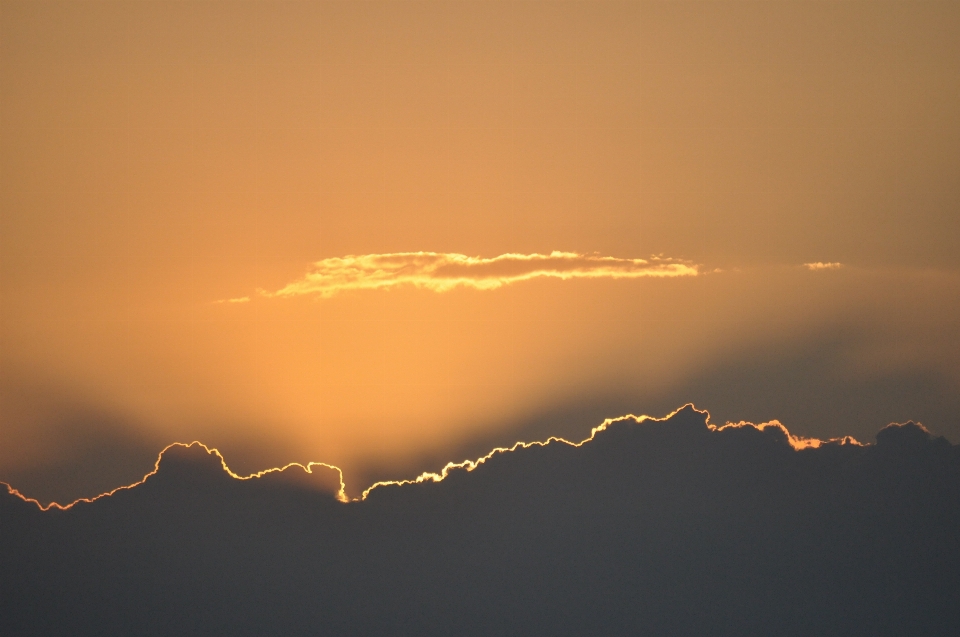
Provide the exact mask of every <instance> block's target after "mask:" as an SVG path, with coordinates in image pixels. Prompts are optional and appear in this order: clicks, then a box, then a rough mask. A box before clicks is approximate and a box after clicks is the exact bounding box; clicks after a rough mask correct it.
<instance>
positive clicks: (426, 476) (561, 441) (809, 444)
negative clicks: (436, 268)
mask: <svg viewBox="0 0 960 637" xmlns="http://www.w3.org/2000/svg"><path fill="white" fill-rule="evenodd" d="M687 408H691V409H693V410H694V411H695V412H697V413H699V414H701V415H703V416H705V419H704V424H705V426H706V429H707V430H708V431H710V432H718V431H723V430H726V429H741V428H753V429H756V430H759V431H763V430H765V429H768V428H773V429H779V430H780V431H781V432H782V433H783V435H784V437H785V438H786V441H787V443H788V444H789V445H790V447H791V448H792V449H793V450H794V451H803V450H804V449H811V448H813V449H816V448H818V447H821V446H823V445H826V444H840V445H854V446H858V447H865V446H869V445H866V444H864V443H862V442H860V441H858V440H856V439H855V438H853V437H851V436H841V437H839V438H829V439H826V440H821V439H819V438H806V437H803V436H796V435H794V434H791V433H790V431H789V430H788V429H787V428H786V427H785V426H784V425H783V424H781V423H780V421H778V420H771V421H769V422H765V423H761V424H754V423H750V422H746V421H741V422H738V423H727V424H725V425H722V426H717V425H714V424H712V423H711V422H710V412H708V411H707V410H700V409H697V408H696V406H695V405H694V404H693V403H687V404H686V405H684V406H683V407H681V408H679V409H677V410H675V411H672V412H670V413H669V414H667V415H666V416H664V417H663V418H654V417H652V416H646V415H643V416H635V415H633V414H627V415H625V416H620V417H618V418H607V419H605V420H604V421H603V422H602V423H601V424H600V425H599V426H597V427H594V428H593V429H591V430H590V436H589V437H587V438H585V439H583V440H581V441H580V442H571V441H569V440H567V439H565V438H560V437H557V436H551V437H549V438H547V439H546V440H544V441H533V442H517V443H515V444H514V445H513V446H511V447H496V448H494V449H492V450H491V451H490V452H489V453H487V454H486V455H485V456H483V457H481V458H477V459H476V460H463V461H461V462H448V463H447V464H446V466H444V467H443V469H441V470H440V472H439V473H436V472H429V471H428V472H425V473H422V474H420V475H419V476H417V477H416V478H413V479H410V480H385V481H381V482H376V483H374V484H373V485H371V486H369V487H367V488H366V489H364V491H363V493H362V494H361V496H360V497H359V498H350V497H348V496H347V494H346V484H345V482H344V480H343V471H342V470H341V469H340V468H339V467H337V466H335V465H332V464H327V463H325V462H309V463H307V464H301V463H299V462H291V463H289V464H287V465H284V466H282V467H275V468H270V469H265V470H263V471H258V472H256V473H252V474H250V475H246V476H243V475H239V474H237V473H235V472H233V471H232V470H231V469H230V468H229V467H228V466H227V462H226V460H225V459H224V457H223V455H222V454H221V453H220V451H219V450H217V449H216V448H213V447H208V446H206V445H205V444H203V443H201V442H198V441H193V442H191V443H183V442H175V443H173V444H170V445H167V446H166V447H164V449H163V450H162V451H161V452H160V454H159V456H158V457H157V461H156V462H155V463H154V466H153V470H152V471H150V472H149V473H148V474H146V475H145V476H143V478H141V479H140V480H138V481H136V482H134V483H133V484H129V485H124V486H121V487H117V488H116V489H113V490H112V491H108V492H106V493H102V494H100V495H97V496H94V497H92V498H78V499H76V500H74V501H73V502H70V503H69V504H66V505H64V504H59V503H57V502H51V503H49V504H47V505H44V504H42V503H41V502H39V501H38V500H36V499H34V498H31V497H29V496H26V495H24V494H23V493H21V492H20V491H18V490H17V489H15V488H14V487H13V485H11V484H9V483H6V482H2V481H0V489H2V488H3V487H6V489H7V492H8V493H10V494H12V495H14V496H15V497H18V498H20V499H21V500H23V501H25V502H30V503H32V504H34V505H36V506H37V508H39V509H40V510H41V511H48V510H50V509H58V510H61V511H65V510H68V509H71V508H73V507H74V506H75V505H76V504H78V503H80V502H84V503H91V502H95V501H97V500H100V499H102V498H108V497H110V496H112V495H114V494H115V493H118V492H120V491H126V490H130V489H134V488H136V487H137V486H139V485H141V484H143V483H144V482H146V481H147V480H148V479H149V478H150V477H151V476H153V475H156V474H157V472H158V471H159V470H160V462H161V461H162V460H163V456H164V454H165V453H166V452H167V451H168V450H170V449H172V448H175V447H182V448H185V449H189V448H192V447H197V448H199V449H202V450H203V451H205V452H206V453H207V454H209V455H213V456H215V457H216V458H217V460H218V461H219V463H220V466H221V468H222V469H223V471H224V472H226V473H227V474H228V475H229V476H230V477H231V478H234V479H235V480H255V479H258V478H263V477H266V476H269V475H271V474H277V473H283V472H284V471H287V470H289V469H293V468H295V467H296V468H299V469H301V470H303V471H304V472H306V473H307V474H312V473H313V468H314V467H318V468H319V467H322V468H323V469H327V470H332V471H335V472H336V474H337V476H338V477H339V482H340V488H339V490H338V491H337V492H336V493H334V494H333V496H334V497H335V498H336V500H338V501H339V502H341V503H343V504H349V503H351V502H362V501H363V500H366V499H367V498H368V497H369V496H370V493H371V492H372V491H374V490H375V489H378V488H382V487H390V486H403V485H408V484H420V483H423V482H442V481H443V480H444V479H445V478H447V476H449V475H450V474H451V473H452V472H453V471H467V472H470V471H473V470H475V469H476V468H478V467H479V466H481V465H483V464H484V463H485V462H487V461H489V460H491V459H492V458H494V457H495V456H497V455H499V454H504V453H512V452H515V451H517V450H520V449H527V448H530V447H546V446H548V445H551V444H557V445H569V446H571V447H582V446H583V445H585V444H588V443H590V442H592V441H593V440H594V438H596V436H597V434H598V433H600V432H602V431H604V430H605V429H607V428H608V427H610V426H612V425H616V424H617V423H621V422H633V423H634V424H637V425H640V424H643V423H644V422H647V421H650V422H666V421H669V420H670V419H671V418H673V417H674V416H676V415H677V414H678V413H679V412H681V411H683V410H684V409H687Z"/></svg>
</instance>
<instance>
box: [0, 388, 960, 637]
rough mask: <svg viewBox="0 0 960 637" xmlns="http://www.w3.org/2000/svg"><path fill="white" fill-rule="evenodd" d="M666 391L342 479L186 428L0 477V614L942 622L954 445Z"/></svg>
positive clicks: (31, 627) (638, 624)
mask: <svg viewBox="0 0 960 637" xmlns="http://www.w3.org/2000/svg"><path fill="white" fill-rule="evenodd" d="M706 418H707V415H706V414H705V413H702V412H697V411H694V410H693V409H692V408H689V407H687V408H684V409H683V410H681V411H679V412H677V413H676V414H675V415H673V416H672V417H670V418H668V419H665V420H661V421H653V420H648V421H644V422H641V423H639V424H637V423H635V422H634V421H633V420H632V419H626V420H622V421H618V422H616V423H614V424H613V425H611V426H610V427H608V428H607V429H606V430H603V431H600V432H599V433H597V434H596V436H595V438H594V439H593V440H592V441H591V442H588V443H585V444H583V445H582V446H580V447H575V446H572V445H568V444H565V443H562V442H553V443H551V444H549V445H546V446H531V447H528V448H521V449H517V450H515V451H513V452H504V453H497V454H494V455H492V456H491V457H490V458H489V459H488V460H487V461H486V462H484V463H482V464H480V465H479V466H478V467H477V468H476V469H475V470H473V471H466V470H463V469H458V470H453V471H451V472H450V474H449V475H448V477H447V478H446V479H444V480H443V481H441V482H425V483H420V484H406V485H391V486H384V487H378V488H376V489H374V490H373V491H372V492H371V493H370V495H369V497H368V498H367V499H366V500H364V501H360V502H350V503H343V502H339V501H337V500H336V499H335V498H334V497H333V495H331V494H329V493H325V492H323V491H321V490H316V489H314V488H312V487H311V486H309V485H308V484H306V483H305V482H298V481H293V480H285V479H280V478H282V476H277V475H276V474H272V477H271V478H270V479H251V480H237V479H235V478H232V477H230V475H229V474H227V473H226V472H225V471H224V469H223V467H222V466H221V464H220V459H219V458H218V457H216V456H215V455H208V454H207V453H206V452H205V451H204V450H203V449H202V448H200V447H198V446H194V447H191V448H189V449H186V448H182V447H181V448H173V449H171V450H170V451H169V452H168V453H167V454H165V455H164V457H163V458H162V459H161V462H160V465H159V470H158V471H157V473H156V474H155V475H152V476H150V477H149V478H148V479H147V480H146V481H145V482H144V483H143V484H141V485H139V486H136V487H134V488H131V489H127V490H121V491H118V492H116V493H115V494H113V495H112V496H109V497H105V498H101V499H99V500H97V501H95V502H92V503H78V504H77V505H75V506H74V507H72V508H70V509H69V510H65V511H61V510H55V509H53V510H49V511H41V510H40V509H39V508H38V507H37V506H36V505H35V504H33V503H31V502H26V501H24V500H22V499H20V498H19V497H18V496H17V495H15V494H14V493H7V492H6V490H4V492H3V493H2V494H0V634H4V635H34V634H35V635H77V636H79V635H217V634H223V635H306V634H309V635H418V636H420V635H525V636H526V635H845V636H846V635H956V634H960V447H958V446H954V445H951V444H950V443H949V442H947V441H946V440H945V439H943V438H933V437H932V436H930V434H929V433H927V432H926V430H924V429H923V428H922V427H920V426H918V425H914V424H907V425H903V426H891V427H888V428H886V429H884V430H882V431H881V432H880V433H879V434H878V435H877V444H875V445H867V446H860V445H854V444H840V443H832V444H827V445H824V446H822V447H820V448H808V449H803V450H799V451H797V450H795V449H794V448H793V447H792V446H791V444H790V442H789V440H788V438H787V436H786V434H785V433H784V431H783V430H782V429H780V428H777V427H767V428H765V429H763V430H760V429H757V428H754V427H750V426H746V427H738V428H733V427H728V428H724V429H721V430H716V429H711V428H708V427H707V426H706Z"/></svg>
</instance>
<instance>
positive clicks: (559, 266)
mask: <svg viewBox="0 0 960 637" xmlns="http://www.w3.org/2000/svg"><path fill="white" fill-rule="evenodd" d="M696 274H697V266H696V265H692V264H689V263H686V262H682V261H676V260H673V259H662V258H651V259H650V260H646V259H621V258H617V257H604V256H598V255H592V254H579V253H576V252H556V251H554V252H551V253H550V254H502V255H500V256H498V257H493V258H490V259H486V258H482V257H470V256H467V255H464V254H457V253H451V252H396V253H391V254H364V255H356V256H354V255H349V256H346V257H334V258H330V259H323V260H322V261H317V262H316V263H314V264H313V269H312V270H311V271H309V272H307V273H306V274H305V275H304V276H303V278H301V279H299V280H297V281H294V282H292V283H290V284H288V285H286V286H284V287H283V288H281V289H279V290H277V291H276V292H272V293H270V292H266V293H265V294H266V295H267V296H274V297H290V296H303V295H316V296H320V297H330V296H333V295H335V294H337V293H338V292H343V291H346V290H380V289H389V288H393V287H397V286H414V287H418V288H422V289H426V290H432V291H434V292H447V291H449V290H452V289H454V288H457V287H471V288H475V289H478V290H493V289H496V288H499V287H502V286H504V285H509V284H511V283H517V282H519V281H528V280H530V279H536V278H541V277H549V278H555V279H563V280H567V279H599V278H603V279H636V278H641V277H675V276H696Z"/></svg>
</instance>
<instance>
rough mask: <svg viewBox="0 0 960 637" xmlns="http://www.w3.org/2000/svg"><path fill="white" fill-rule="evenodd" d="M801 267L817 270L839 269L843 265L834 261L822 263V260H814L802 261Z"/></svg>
mask: <svg viewBox="0 0 960 637" xmlns="http://www.w3.org/2000/svg"><path fill="white" fill-rule="evenodd" d="M803 267H805V268H806V269H808V270H812V271H814V272H815V271H817V270H839V269H840V268H842V267H843V264H842V263H839V262H837V261H834V262H833V263H823V262H822V261H816V262H814V263H804V264H803Z"/></svg>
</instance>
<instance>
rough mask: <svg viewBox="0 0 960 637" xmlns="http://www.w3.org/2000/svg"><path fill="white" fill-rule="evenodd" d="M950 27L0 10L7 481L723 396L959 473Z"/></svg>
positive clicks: (779, 17) (671, 17)
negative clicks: (905, 439)
mask: <svg viewBox="0 0 960 637" xmlns="http://www.w3.org/2000/svg"><path fill="white" fill-rule="evenodd" d="M957 32H960V6H958V5H957V3H955V2H892V3H887V2H875V1H871V2H842V3H830V2H778V1H769V2H755V3H748V2H723V1H716V2H620V3H617V2H604V1H602V0H598V1H591V2H510V1H508V2H487V1H485V2H459V1H456V2H453V1H448V2H309V3H308V2H281V1H277V2H130V1H120V2H83V1H70V2H61V3H56V2H43V1H39V2H17V1H12V0H0V480H4V481H7V482H10V483H11V484H13V485H14V486H16V487H17V488H18V489H19V490H20V491H21V492H23V493H24V494H26V495H28V496H32V497H36V498H38V499H40V500H42V501H50V500H58V501H69V500H72V499H74V498H76V497H81V496H92V495H96V494H98V493H101V492H103V491H106V490H109V489H112V488H114V487H116V486H119V485H121V484H129V483H130V482H132V481H134V480H137V479H139V478H140V477H142V476H143V475H144V473H146V472H147V471H149V470H150V469H151V468H152V467H153V463H154V461H155V460H156V457H157V453H158V451H159V450H160V449H162V448H164V447H165V446H166V445H168V444H170V443H172V442H176V441H180V442H189V441H192V440H200V441H202V442H204V443H205V444H207V445H208V446H210V447H216V448H218V449H219V450H220V451H221V452H222V453H223V454H224V456H225V457H226V458H228V459H229V461H230V465H231V467H232V468H233V469H235V470H237V471H238V472H240V473H249V472H253V471H258V470H261V469H265V468H268V467H275V466H281V465H284V464H287V463H289V462H303V463H306V462H310V461H315V462H324V463H329V464H334V465H336V466H338V467H340V468H341V469H342V470H343V473H344V480H345V482H346V484H347V491H348V493H350V494H352V495H358V494H359V493H360V492H361V491H362V490H363V489H364V488H365V487H367V486H369V484H371V483H372V482H373V481H375V480H380V479H389V478H403V477H411V476H414V475H417V474H418V473H419V472H420V471H424V470H436V469H438V468H440V467H442V466H443V465H444V464H445V463H446V462H447V461H459V460H463V459H465V458H470V457H474V458H476V457H479V456H482V455H483V454H484V453H486V452H487V451H488V450H489V449H490V448H492V447H494V446H500V445H510V444H512V443H513V442H516V441H517V440H542V439H545V438H546V437H548V436H551V435H563V436H567V437H569V438H570V439H572V440H580V439H583V438H585V437H586V436H587V435H588V434H589V432H590V429H591V428H592V427H594V426H596V425H598V424H599V423H600V422H602V421H603V420H604V419H605V418H611V417H617V416H621V415H624V414H627V413H633V414H638V415H639V414H650V415H653V416H662V415H664V414H667V413H669V412H671V411H673V410H675V409H677V408H678V407H680V406H681V405H683V404H685V403H688V402H694V403H695V404H696V405H697V406H698V407H699V408H701V409H707V410H709V411H710V413H711V416H712V420H713V422H716V423H720V424H722V423H724V422H727V421H731V422H739V421H742V420H744V421H750V422H756V423H760V422H766V421H770V420H779V421H780V422H782V423H783V424H784V425H786V426H787V427H788V428H789V430H790V431H791V432H792V433H794V434H796V435H801V436H816V437H822V438H831V437H837V436H843V435H851V436H854V437H856V438H858V439H862V440H864V441H866V442H872V439H873V438H872V437H873V435H874V434H875V433H876V432H877V431H878V430H879V429H880V428H881V427H883V426H884V425H886V424H888V423H890V422H904V421H906V420H910V419H912V420H915V421H921V422H923V424H924V425H925V426H926V427H927V428H928V429H929V430H930V431H931V432H933V433H934V434H936V435H943V436H946V437H947V439H949V440H950V441H952V442H958V441H960V416H958V414H960V391H958V390H960V371H958V370H960V318H958V317H960V250H957V248H956V246H958V245H960V213H958V204H960V120H958V118H957V117H956V113H958V112H960V90H958V88H957V87H958V86H960V40H958V38H957V37H956V33H957Z"/></svg>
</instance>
